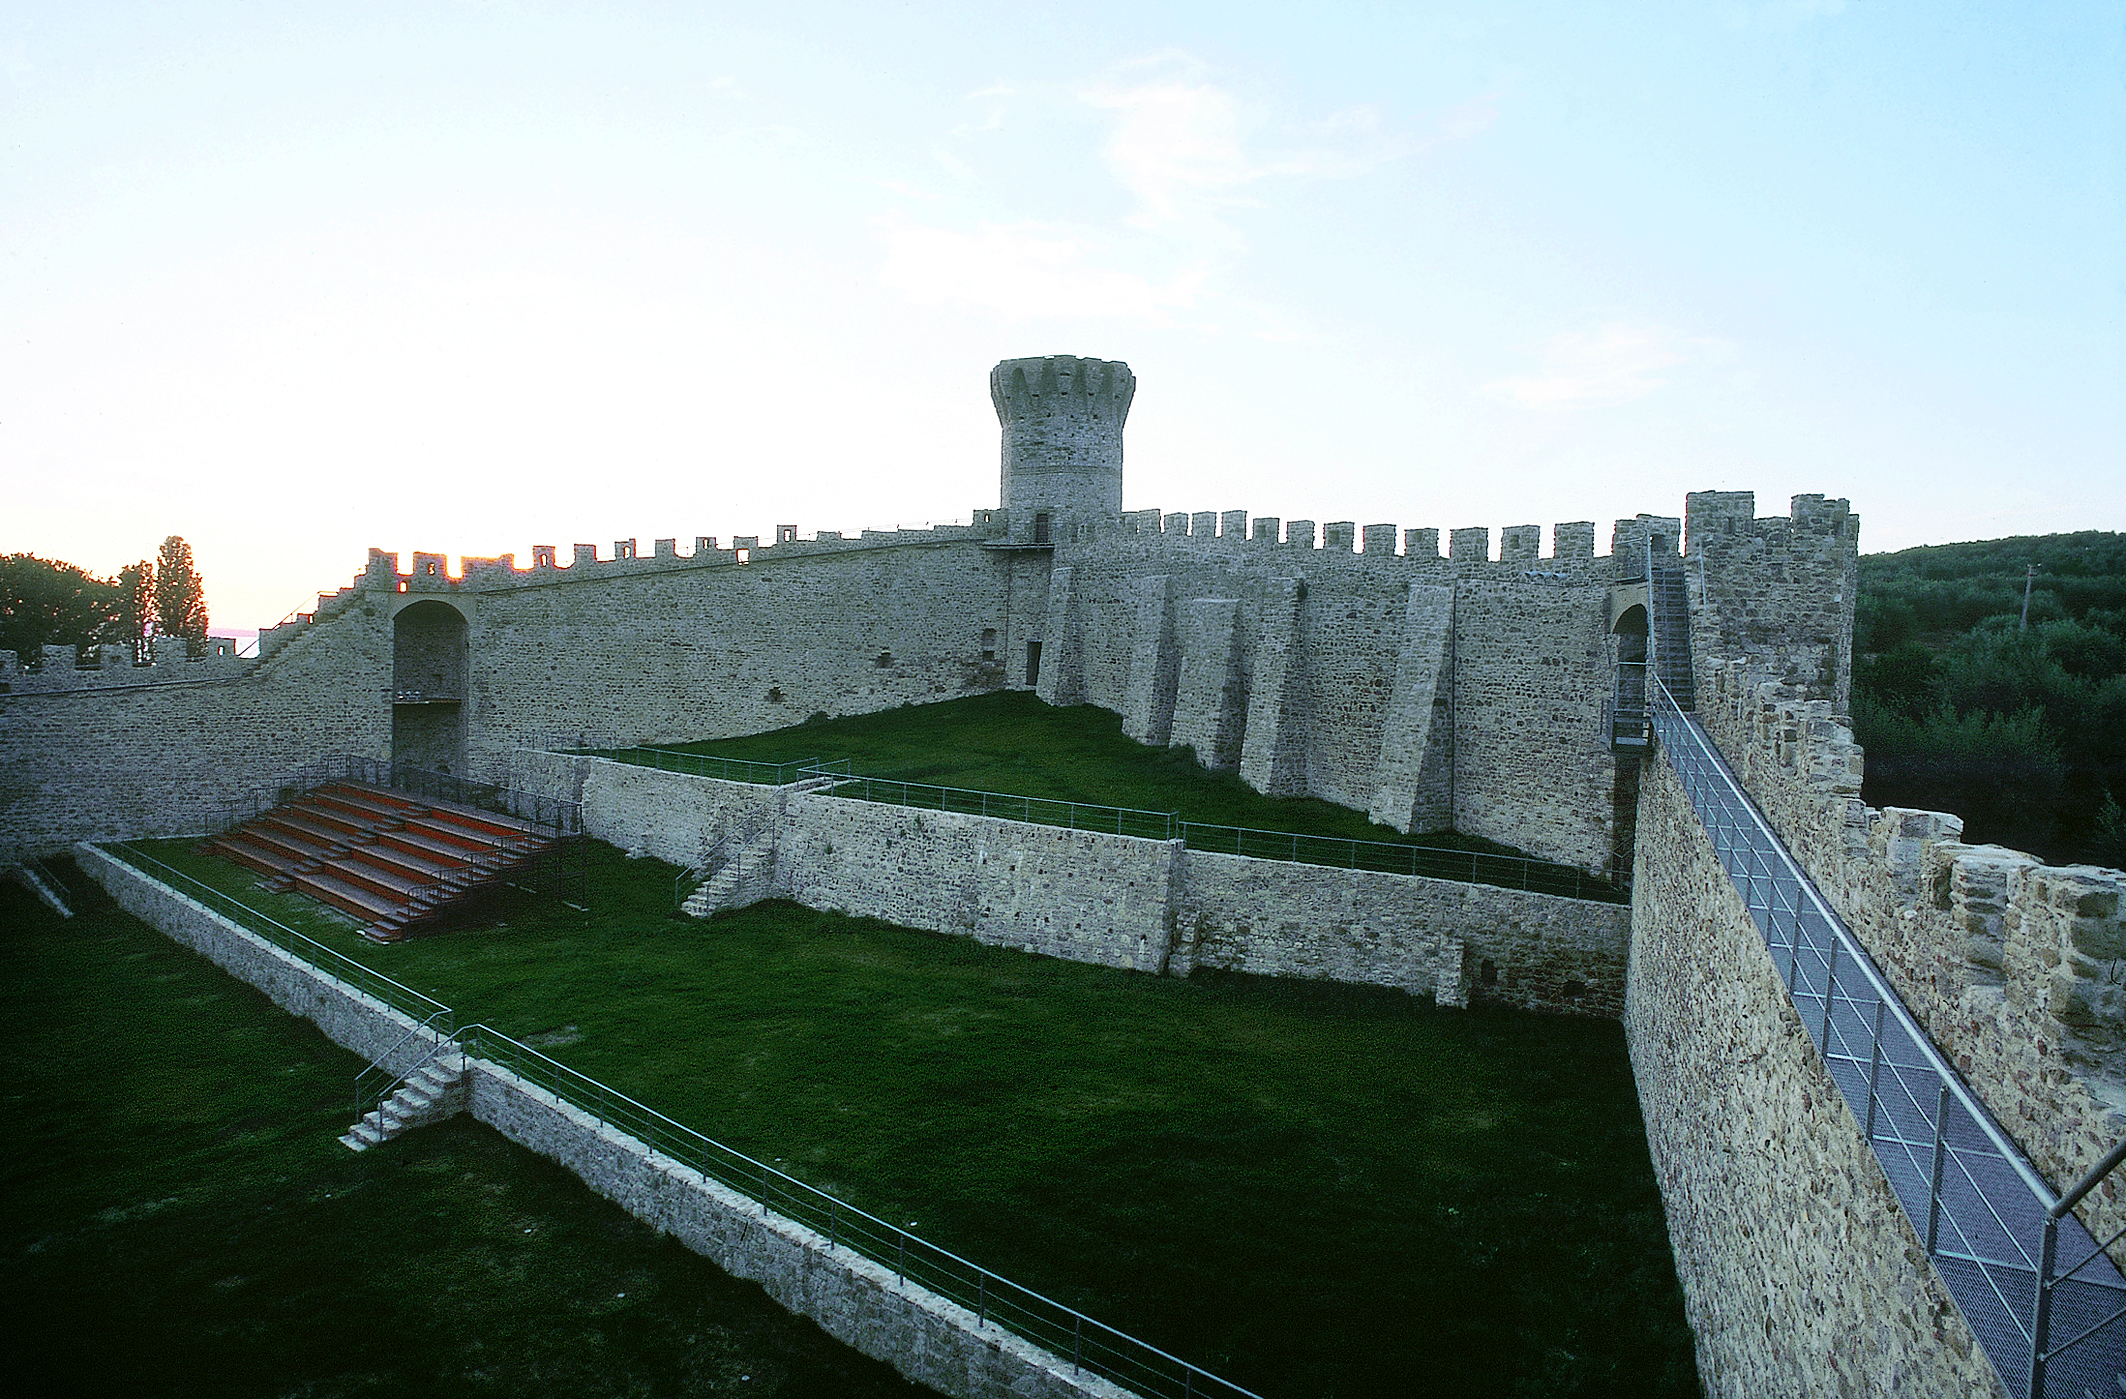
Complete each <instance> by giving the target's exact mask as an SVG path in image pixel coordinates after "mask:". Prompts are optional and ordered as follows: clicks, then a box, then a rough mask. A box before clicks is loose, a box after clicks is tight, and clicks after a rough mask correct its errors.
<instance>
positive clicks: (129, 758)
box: [0, 595, 391, 863]
mask: <svg viewBox="0 0 2126 1399" xmlns="http://www.w3.org/2000/svg"><path fill="white" fill-rule="evenodd" d="M152 669H153V670H154V671H158V672H159V671H161V670H163V669H164V667H162V666H156V667H153V668H152ZM178 669H182V667H179V668H178ZM136 673H138V672H136ZM390 751H391V633H390V628H389V624H388V621H387V618H386V615H385V607H384V606H383V603H382V599H381V597H379V596H376V595H366V596H364V597H362V598H360V599H358V600H357V601H355V602H353V603H351V604H349V605H347V606H344V607H343V608H341V609H340V611H339V612H338V614H337V615H335V616H334V617H332V618H331V619H330V621H329V623H328V624H326V625H321V626H318V627H315V628H312V629H310V630H309V631H308V632H306V634H305V635H304V636H302V637H301V638H299V639H297V640H295V641H293V642H291V643H290V644H289V645H287V646H285V647H284V648H282V649H281V650H280V651H278V652H277V653H276V654H275V655H274V656H273V657H272V658H271V660H269V661H267V662H263V663H260V664H257V665H252V666H247V667H246V668H245V669H244V670H243V671H242V672H241V673H239V674H235V675H230V676H227V677H225V678H222V679H216V680H206V681H191V680H185V681H181V682H179V683H168V684H152V683H151V684H138V685H127V686H105V687H96V688H82V689H70V690H65V691H54V692H49V693H28V694H7V695H0V863H8V862H11V861H13V860H14V859H17V858H19V857H20V856H21V855H22V854H25V853H31V852H37V851H45V850H55V849H59V848H63V847H64V846H66V845H69V844H71V843H72V842H74V841H77V840H113V839H128V838H132V837H136V836H151V835H173V834H184V833H190V832H195V831H201V830H204V829H205V828H206V826H207V823H208V822H209V821H211V820H212V819H214V818H215V817H216V816H217V815H218V814H219V813H220V812H221V810H222V808H223V806H224V804H225V803H227V802H230V801H234V800H236V799H238V798H242V797H248V796H249V795H250V794H252V793H253V792H256V791H260V790H264V791H268V792H270V791H271V790H272V789H273V787H274V786H275V785H276V784H277V783H278V782H279V781H281V780H284V779H285V778H287V777H289V776H292V775H293V774H294V773H295V772H296V771H298V770H299V769H300V768H301V767H302V766H303V765H304V764H305V763H308V762H311V761H313V760H315V759H316V758H318V757H319V756H321V755H323V754H325V753H333V752H344V753H354V754H358V755H361V756H365V757H376V758H384V757H389V756H390Z"/></svg>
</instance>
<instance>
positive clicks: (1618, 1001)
mask: <svg viewBox="0 0 2126 1399" xmlns="http://www.w3.org/2000/svg"><path fill="white" fill-rule="evenodd" d="M1184 882H1185V885H1186V895H1185V903H1184V907H1183V910H1182V916H1181V920H1180V921H1181V933H1182V937H1181V943H1180V946H1179V947H1177V949H1176V952H1175V956H1174V962H1173V966H1172V968H1171V969H1172V970H1176V971H1183V972H1185V971H1187V970H1188V969H1189V968H1190V967H1223V968H1229V969H1231V970H1234V971H1244V972H1255V973H1259V974H1262V975H1266V976H1301V977H1320V978H1324V979H1327V980H1330V981H1355V982H1365V983H1369V984H1373V985H1379V986H1400V987H1402V988H1403V989H1404V990H1406V991H1410V992H1414V993H1418V994H1429V995H1433V996H1436V997H1437V998H1439V1000H1440V1002H1441V1004H1450V1003H1456V997H1457V996H1460V997H1461V998H1462V999H1463V1000H1465V1001H1469V1000H1473V1001H1478V1002H1490V1003H1492V1004H1497V1005H1510V1006H1516V1007H1519V1008H1521V1009H1523V1010H1544V1011H1572V1012H1578V1013H1581V1014H1586V1015H1602V1016H1609V1017H1612V1018H1614V1017H1616V1016H1620V1015H1622V1014H1623V1012H1624V968H1625V961H1626V951H1627V947H1628V944H1629V942H1630V938H1631V910H1630V909H1629V908H1627V907H1625V906H1623V905H1621V904H1610V903H1596V902H1594V901H1593V900H1590V899H1562V898H1559V897H1557V896H1556V895H1553V894H1530V893H1525V892H1523V891H1521V890H1518V889H1501V888H1498V887H1496V886H1495V885H1490V884H1460V883H1456V882H1454V881H1452V880H1446V879H1418V878H1413V877H1411V876H1409V875H1401V874H1381V873H1377V872H1374V871H1371V870H1343V869H1327V868H1323V867H1322V866H1319V865H1298V864H1288V863H1286V862H1284V861H1282V860H1255V859H1249V858H1246V857H1243V856H1239V855H1215V854H1211V853H1209V852H1206V851H1202V850H1191V851H1189V852H1188V861H1187V870H1186V875H1185V880H1184Z"/></svg>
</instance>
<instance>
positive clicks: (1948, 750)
mask: <svg viewBox="0 0 2126 1399" xmlns="http://www.w3.org/2000/svg"><path fill="white" fill-rule="evenodd" d="M2033 566H2034V567H2035V572H2034V573H2032V572H2031V569H2032V567H2033ZM2026 587H2027V590H2028V608H2027V619H2026V617H2025V603H2024V598H2025V589H2026ZM1855 608H1856V617H1855V625H1854V635H1853V653H1854V657H1855V661H1854V668H1853V727H1854V734H1855V737H1857V738H1858V739H1859V741H1860V742H1861V743H1862V744H1863V745H1864V746H1865V747H1866V749H1867V779H1866V785H1865V788H1864V789H1863V795H1864V796H1865V798H1866V800H1867V802H1868V804H1869V805H1870V806H1916V807H1925V808H1930V809H1934V810H1940V811H1953V812H1955V813H1957V814H1958V815H1960V816H1962V817H1963V818H1964V821H1965V826H1964V838H1965V839H1966V840H1970V841H1974V842H1988V841H1990V842H1995V843H1998V844H2001V845H2008V846H2013V847H2015V848H2017V849H2021V850H2028V851H2030V852H2032V853H2033V854H2036V855H2040V856H2043V857H2044V858H2045V859H2047V860H2051V861H2054V862H2064V863H2078V862H2090V863H2096V864H2102V865H2110V866H2114V867H2118V866H2126V813H2122V811H2121V805H2122V803H2126V535H2122V534H2115V533H2107V532H2098V531H2085V532H2082V533H2077V534H2054V535H2034V536H2024V537H2021V538H2015V539H1994V540H1985V541H1981V542H1977V543H1971V544H1939V545H1931V546H1928V547H1924V548H1918V549H1905V550H1901V551H1899V552H1898V553H1894V554H1872V555H1867V556H1864V557H1863V558H1862V559H1861V560H1860V593H1859V597H1858V599H1857V601H1856V604H1855Z"/></svg>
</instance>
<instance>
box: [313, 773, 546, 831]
mask: <svg viewBox="0 0 2126 1399" xmlns="http://www.w3.org/2000/svg"><path fill="white" fill-rule="evenodd" d="M328 782H360V783H364V784H366V785H368V786H371V787H383V788H388V789H390V790H392V791H398V792H405V793H406V794H408V795H409V796H416V797H424V798H426V799H428V800H429V801H442V802H452V803H455V804H456V805H458V806H468V807H472V808H473V809H475V810H478V811H488V812H493V813H494V814H495V815H497V816H508V817H512V818H514V819H516V820H519V821H524V822H527V823H529V824H531V825H534V826H539V827H542V828H544V829H545V830H547V831H549V832H551V833H552V834H554V835H556V836H574V835H581V834H583V805H582V803H580V802H574V801H569V800H567V799H565V798H561V797H549V796H546V795H544V794H542V793H539V792H527V791H524V790H522V789H521V788H517V787H509V786H504V785H503V784H501V783H498V782H475V781H473V780H471V779H470V778H466V777H459V776H457V775H456V774H454V773H448V772H437V771H435V770H434V769H433V768H424V767H416V766H415V765H414V764H412V763H403V762H391V761H388V760H386V759H381V758H363V757H358V756H356V755H354V754H351V753H335V754H332V755H330V756H328V757H324V758H319V759H317V760H315V761H313V762H309V763H305V764H304V765H303V766H302V768H301V769H300V770H299V771H298V772H297V773H296V775H295V778H294V780H293V782H292V783H290V784H288V786H292V787H293V789H294V792H295V793H296V794H300V793H302V792H307V791H309V790H311V789H312V788H315V787H322V786H324V785H325V784H326V783H328ZM275 795H276V798H277V800H286V799H287V796H288V787H287V786H284V787H283V789H282V790H281V791H280V792H278V793H276V794H275Z"/></svg>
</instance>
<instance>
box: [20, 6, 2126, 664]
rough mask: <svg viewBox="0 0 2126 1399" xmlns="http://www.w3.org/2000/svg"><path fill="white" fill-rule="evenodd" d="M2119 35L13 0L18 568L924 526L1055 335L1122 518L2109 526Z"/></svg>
mask: <svg viewBox="0 0 2126 1399" xmlns="http://www.w3.org/2000/svg"><path fill="white" fill-rule="evenodd" d="M2122 15H2126V10H2122V6H2121V4H2119V3H2086V2H2085V3H2080V4H2038V5H2012V6H2011V5H2005V4H2003V5H1992V6H1947V7H1945V6H1942V5H1940V4H1939V3H1935V4H1902V5H1899V4H1876V3H1868V0H1851V3H1843V4H1841V3H1839V0H1800V3H1771V4H1744V3H1699V4H1686V3H1671V4H1640V5H1619V6H1589V5H1584V4H1560V5H1533V4H1529V5H1512V4H1482V5H1422V4H1406V5H1342V6H1335V5H1316V6H1312V7H1309V8H1308V9H1306V10H1305V11H1304V12H1302V11H1301V10H1300V9H1299V7H1296V6H1289V5H1279V6H1248V5H1236V4H1231V3H1221V4H1215V5H1211V4H1206V5H1184V4H1156V3H1150V4H1147V3H1138V4H1128V5H1115V4H1100V3H1071V4H1067V5H1049V6H1031V5H982V6H949V5H905V6H888V5H881V4H867V5H803V4H784V5H778V6H774V7H763V6H758V5H746V6H717V5H677V4H674V5H665V6H657V5H560V4H544V3H515V4H425V5H400V6H393V5H364V6H359V7H357V6H345V5H318V6H298V5H258V4H245V5H213V4H194V3H168V2H167V0H165V3H158V4H152V5H140V6H132V5H125V4H111V3H101V4H96V5H87V6H84V5H78V4H67V5H41V4H34V3H32V4H23V3H19V0H18V3H17V4H15V5H12V6H9V7H7V8H6V9H5V10H0V81H4V84H5V86H4V106H0V474H4V476H5V478H6V500H7V506H6V509H5V510H4V511H0V551H13V550H33V551H35V552H38V553H41V554H46V555H50V556H57V557H61V558H67V559H70V560H72V561H74V562H77V563H80V564H82V565H83V566H85V567H89V568H92V569H95V570H97V571H105V572H107V571H110V570H114V569H115V568H117V567H118V566H119V565H120V564H122V563H125V562H127V561H129V560H131V559H135V558H138V557H141V556H143V555H146V554H149V553H152V552H153V549H154V547H155V545H156V543H157V542H158V541H159V540H160V539H161V538H162V536H163V535H164V534H166V533H171V532H177V533H182V534H184V535H186V536H187V537H188V538H189V539H190V540H191V541H192V543H193V545H194V547H195V549H196V551H197V554H198V557H199V560H200V566H201V570H202V572H203V573H204V574H205V575H206V578H207V582H208V587H209V602H210V604H211V606H212V608H213V613H214V618H215V621H216V622H217V624H221V625H227V626H233V627H250V626H257V625H260V624H263V623H270V622H272V621H273V620H274V619H275V618H277V617H279V616H280V615H281V614H282V613H283V612H286V611H287V610H289V609H290V608H291V607H295V606H297V605H299V604H305V598H306V595H307V594H309V593H312V592H315V591H316V590H318V589H320V588H330V587H333V586H337V585H338V584H339V583H342V582H344V581H345V580H346V579H347V577H348V576H350V575H351V574H352V573H353V572H355V571H356V570H357V569H358V568H359V567H360V566H361V564H362V561H363V558H364V551H365V549H366V548H367V547H368V546H370V545H372V544H373V545H377V546H379V547H382V548H386V549H395V550H404V551H411V550H414V549H430V550H441V551H446V552H449V553H451V554H460V553H476V554H486V553H500V552H505V551H515V552H516V553H517V554H519V556H520V557H525V558H528V556H529V550H530V546H531V545H532V544H533V543H534V542H539V543H556V544H560V545H562V546H563V552H564V557H565V556H566V546H568V545H569V544H571V543H574V542H576V541H579V540H582V541H590V542H596V543H597V544H598V545H599V547H600V550H601V552H602V551H604V550H606V549H609V548H610V546H611V542H612V540H613V539H615V538H622V537H639V538H640V539H642V540H643V541H644V545H643V547H644V548H645V549H647V548H648V542H649V541H650V540H651V539H653V538H655V537H659V536H667V535H676V536H678V537H679V538H680V539H681V540H682V547H686V546H687V544H689V543H690V541H691V540H692V538H693V536H694V535H696V534H716V535H721V536H726V537H728V536H730V535H733V534H740V533H748V534H750V533H762V534H765V533H767V532H768V531H769V530H770V529H771V528H772V527H773V526H774V525H775V524H777V523H783V522H789V523H795V524H797V525H798V526H799V527H800V528H801V529H802V530H804V531H805V532H806V533H810V532H811V531H812V530H813V529H816V528H822V527H824V528H829V529H843V530H856V529H859V528H863V527H866V526H870V527H883V526H890V525H893V524H897V523H904V522H913V521H920V520H931V519H947V518H952V517H954V516H960V517H964V516H965V514H966V512H967V510H968V509H969V508H970V507H974V506H979V505H984V504H992V503H994V501H995V493H996V477H997V464H996V424H995V419H994V416H993V414H992V412H991V409H990V406H989V403H988V397H987V391H986V385H985V376H986V373H987V371H988V368H989V366H990V365H991V364H993V363H994V362H995V361H997V360H999V359H1002V358H1007V357H1013V356H1020V355H1033V354H1050V353H1070V354H1084V355H1093V356H1098V357H1102V358H1114V359H1126V360H1128V361H1129V362H1130V364H1131V365H1132V366H1133V367H1134V368H1135V369H1136V371H1137V374H1138V378H1139V390H1138V396H1137V405H1136V408H1135V411H1134V413H1133V414H1132V418H1131V425H1130V432H1129V438H1128V452H1129V466H1128V477H1127V499H1126V501H1125V504H1126V505H1127V506H1128V507H1129V508H1132V509H1138V508H1145V507H1151V506H1158V507H1161V508H1164V509H1167V510H1226V509H1239V508H1245V509H1248V510H1250V511H1253V512H1257V513H1262V514H1276V515H1282V516H1285V517H1287V518H1295V517H1296V518H1313V519H1316V520H1339V519H1348V520H1355V521H1357V522H1359V523H1361V524H1364V523H1373V522H1383V521H1393V522H1395V523H1397V524H1400V525H1404V526H1418V525H1431V526H1438V527H1440V528H1442V529H1446V528H1451V527H1454V526H1461V525H1490V526H1492V527H1493V528H1494V530H1495V529H1497V528H1498V527H1500V526H1504V525H1509V524H1519V523H1524V522H1535V523H1540V524H1544V525H1546V526H1547V525H1549V524H1551V523H1553V522H1555V521H1558V520H1569V519H1582V518H1592V519H1596V520H1599V521H1602V522H1603V524H1604V534H1603V538H1604V539H1605V541H1606V538H1607V534H1606V529H1607V522H1608V521H1610V520H1612V519H1614V518H1615V517H1617V516H1619V515H1630V514H1633V513H1636V512H1638V511H1641V510H1645V511H1657V512H1664V513H1679V512H1680V511H1681V509H1682V497H1683V493H1684V492H1685V491H1688V490H1698V489H1708V488H1717V489H1744V490H1754V491H1756V492H1757V494H1758V502H1759V509H1760V512H1761V513H1773V512H1776V511H1783V510H1784V508H1785V502H1786V498H1787V496H1789V495H1790V494H1792V493H1794V492H1798V491H1824V492H1828V493H1830V494H1834V495H1843V496H1847V497H1849V498H1850V499H1851V500H1852V501H1853V504H1854V508H1855V509H1857V510H1859V511H1860V512H1861V514H1862V516H1863V519H1864V526H1863V535H1862V542H1863V547H1864V548H1867V549H1869V550H1875V549H1887V548H1897V547H1903V546H1905V545H1909V544H1916V543H1927V542H1937V541H1944V540H1952V539H1970V538H1986V537H1992V536H1997V535H2002V534H2012V533H2028V532H2041V531H2052V530H2064V529H2074V528H2109V529H2119V528H2126V350H2122V328H2121V306H2122V301H2126V213H2122V209H2126V97H2122V87H2121V74H2122V72H2126V42H2122V38H2121V36H2122V30H2126V23H2122ZM305 605H306V604H305Z"/></svg>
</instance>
